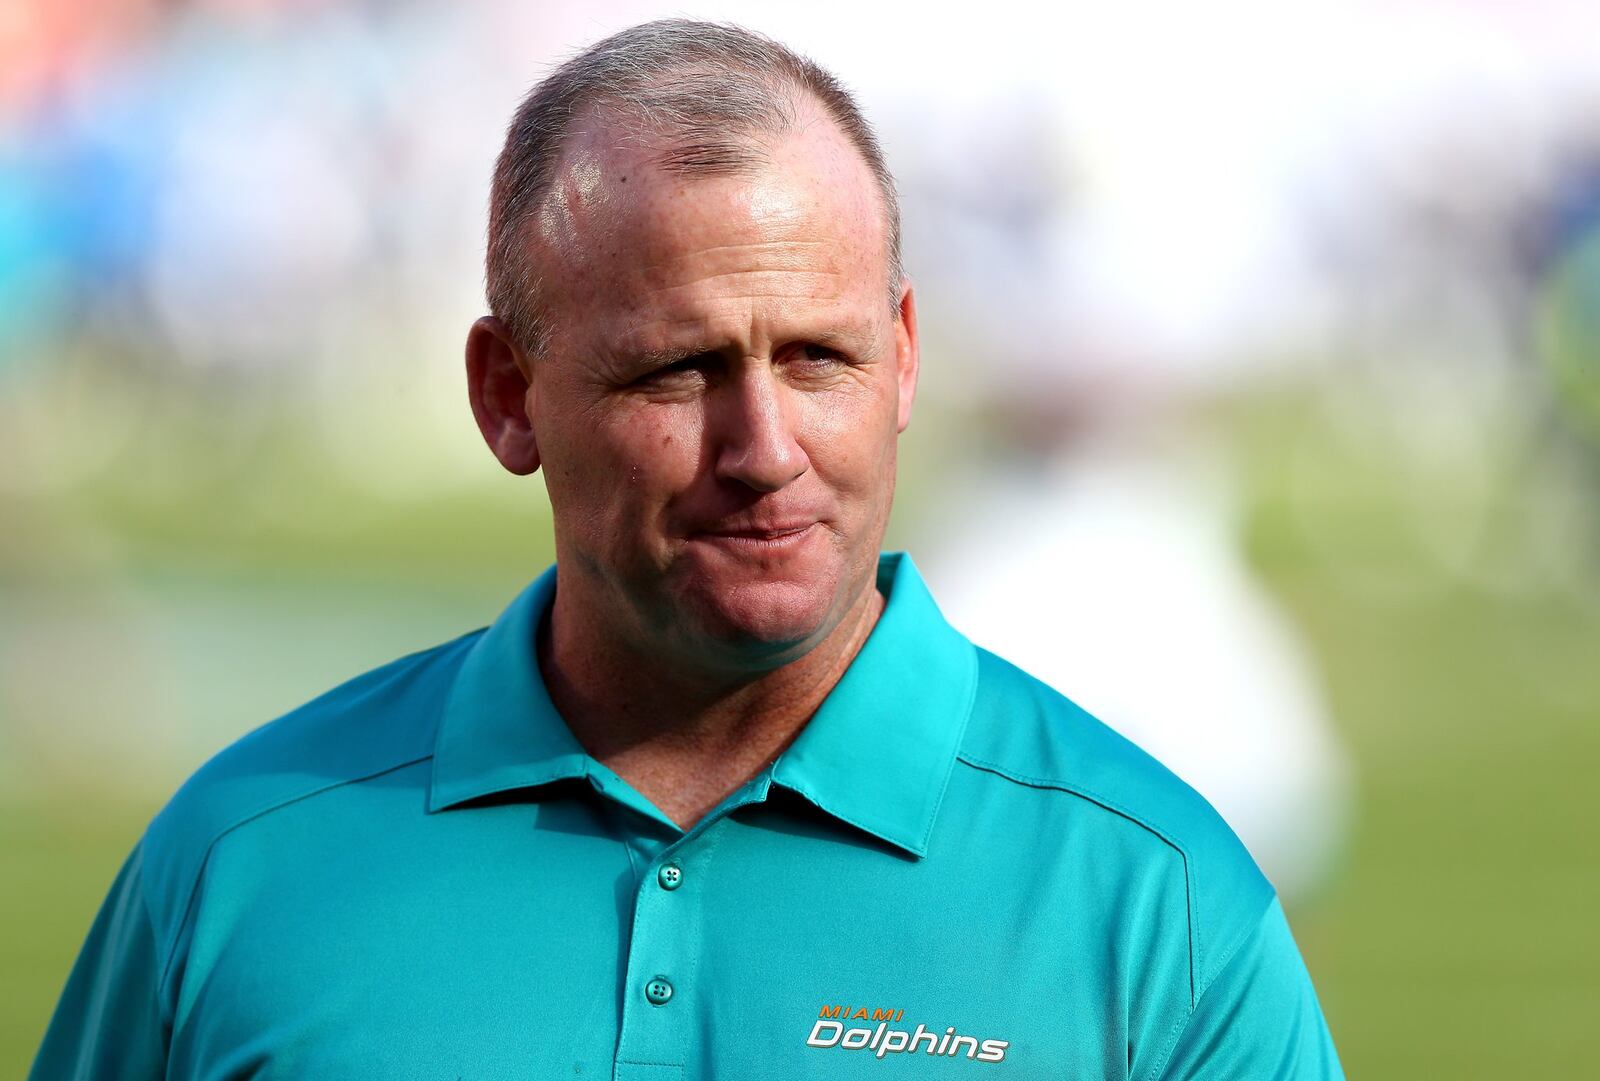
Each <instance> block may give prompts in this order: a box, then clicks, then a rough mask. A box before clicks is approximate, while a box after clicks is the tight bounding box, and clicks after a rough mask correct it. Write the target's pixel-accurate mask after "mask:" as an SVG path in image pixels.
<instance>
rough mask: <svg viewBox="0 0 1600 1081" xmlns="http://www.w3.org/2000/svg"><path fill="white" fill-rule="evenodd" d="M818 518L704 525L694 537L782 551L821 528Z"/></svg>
mask: <svg viewBox="0 0 1600 1081" xmlns="http://www.w3.org/2000/svg"><path fill="white" fill-rule="evenodd" d="M817 524H818V523H816V522H785V523H779V524H775V525H772V526H767V527H755V526H748V527H742V528H724V529H702V530H698V531H696V532H694V533H691V534H690V535H689V539H690V540H695V541H702V542H705V543H708V544H714V545H717V546H718V547H723V548H730V549H734V550H744V551H755V552H762V551H780V550H782V549H784V548H787V547H791V546H794V545H797V544H799V543H801V542H803V541H804V540H805V539H806V538H807V537H809V536H810V535H811V533H812V531H813V530H815V529H816V528H817Z"/></svg>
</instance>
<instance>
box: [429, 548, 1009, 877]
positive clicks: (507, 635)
mask: <svg viewBox="0 0 1600 1081" xmlns="http://www.w3.org/2000/svg"><path fill="white" fill-rule="evenodd" d="M555 588H556V568H555V567H551V568H550V569H549V570H547V571H546V572H545V573H544V574H542V575H540V576H539V577H538V578H537V579H535V580H534V581H533V582H532V583H531V584H529V585H528V587H527V588H526V589H524V590H523V591H522V592H521V593H520V594H519V595H518V596H517V598H516V599H515V600H513V601H512V602H511V604H510V605H509V606H507V608H506V610H505V611H504V612H502V613H501V615H500V617H499V618H498V619H496V620H495V621H494V623H493V625H491V626H490V627H489V628H488V630H486V631H485V632H484V633H483V634H482V635H480V636H479V638H478V640H477V642H475V643H474V644H473V646H472V647H471V649H470V650H468V652H467V655H466V657H465V658H464V660H463V661H462V665H461V668H460V670H459V671H458V672H457V675H456V678H455V683H454V685H453V686H452V687H451V690H450V694H449V696H448V698H447V699H446V702H445V706H444V715H443V717H442V718H441V721H440V725H439V732H438V736H437V738H436V742H435V746H434V757H433V774H432V780H431V784H430V788H429V793H428V810H429V811H430V812H431V811H439V810H443V809H444V808H447V807H451V806H454V805H456V804H459V803H462V802H465V801H467V800H471V799H476V798H478V797H480V796H487V795H491V794H493V793H497V792H505V791H509V790H511V789H516V788H532V787H537V786H540V785H544V784H548V783H550V782H552V781H556V780H561V779H564V778H573V777H584V776H587V775H591V774H593V773H594V772H595V771H596V770H599V769H603V767H601V766H600V765H599V764H598V763H596V762H595V761H594V760H593V759H591V758H590V757H589V756H588V754H587V753H585V751H584V750H583V747H582V746H581V745H580V744H579V743H578V741H577V739H576V738H575V737H574V736H573V735H572V732H571V730H570V729H568V728H567V725H566V722H565V721H563V720H562V719H561V716H560V715H559V714H558V713H557V712H556V709H555V706H554V705H553V704H552V703H551V701H550V696H549V694H548V693H547V692H546V690H545V686H544V680H543V679H542V678H541V676H540V674H539V665H538V661H537V653H536V650H535V635H536V634H537V632H538V628H539V624H540V622H541V620H542V619H543V618H544V613H545V611H546V610H547V609H548V608H549V606H550V602H551V600H552V599H553V597H554V596H555ZM878 588H879V589H880V590H881V591H882V592H884V593H885V594H887V596H888V603H887V604H885V605H884V609H883V613H882V614H881V615H880V616H879V617H878V622H877V625H876V626H874V627H873V630H872V633H871V634H870V635H869V636H868V638H867V641H866V644H865V645H863V646H862V648H861V651H860V652H859V653H858V654H857V655H856V658H855V660H854V661H852V662H851V664H850V667H849V668H848V669H846V671H845V674H844V676H843V678H841V679H840V680H839V682H838V684H836V685H835V686H834V688H833V690H832V691H831V692H830V693H829V695H828V697H827V698H826V699H825V700H824V701H823V703H822V706H821V707H820V708H819V709H818V710H817V712H816V714H815V715H814V716H813V717H812V718H811V721H810V722H809V723H808V724H807V725H806V727H805V728H804V729H802V730H801V732H800V735H799V736H798V737H796V739H795V741H794V743H792V744H791V745H790V746H789V748H788V749H787V750H785V751H784V752H783V754H781V755H780V756H779V757H778V760H777V761H776V762H775V763H774V764H773V766H772V767H771V769H772V781H773V783H774V784H778V785H781V786H783V787H785V788H789V789H792V790H793V791H795V792H797V793H799V794H800V795H801V796H803V797H805V798H806V799H807V800H809V801H810V802H812V803H813V804H815V805H816V806H817V807H818V808H820V809H821V810H823V811H825V812H827V813H828V814H831V815H833V816H834V817H836V818H838V819H840V820H842V821H844V822H847V823H849V824H850V825H852V826H855V827H856V828H858V829H862V830H865V831H866V832H868V833H870V834H873V835H874V836H876V837H879V838H881V839H882V840H884V841H887V842H889V843H891V844H893V845H896V846H898V847H900V848H902V849H905V850H906V851H907V852H910V853H912V854H914V855H917V856H922V855H926V853H927V844H928V834H929V832H930V831H931V830H932V827H933V820H934V816H935V815H936V814H937V813H938V809H939V803H940V801H941V800H942V798H943V796H944V789H945V785H946V783H947V782H948V780H949V777H950V771H951V769H952V768H953V766H954V764H955V758H956V751H957V749H958V748H959V746H960V743H961V737H962V733H963V731H964V730H965V728H966V723H967V715H968V713H969V712H970V711H971V707H972V699H973V694H974V692H975V690H976V688H977V671H978V660H977V653H976V651H975V650H974V649H973V647H972V645H971V644H970V643H969V642H968V641H967V640H966V639H965V638H964V637H962V636H961V635H960V634H959V633H958V632H956V631H955V629H954V628H952V627H951V626H950V625H949V624H948V623H946V622H945V620H944V617H943V616H942V615H940V613H939V609H938V607H937V606H936V605H935V604H934V601H933V597H932V596H931V595H930V594H929V592H928V588H927V586H926V585H925V584H924V583H923V581H922V577H921V575H920V574H918V573H917V569H916V566H915V564H913V563H912V561H911V557H910V556H908V555H906V554H905V553H892V554H887V555H884V556H881V557H880V559H879V562H878Z"/></svg>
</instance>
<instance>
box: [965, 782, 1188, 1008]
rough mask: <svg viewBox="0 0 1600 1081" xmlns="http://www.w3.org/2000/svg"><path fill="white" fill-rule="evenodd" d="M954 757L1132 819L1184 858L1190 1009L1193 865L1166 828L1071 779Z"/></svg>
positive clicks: (1027, 785) (1030, 785) (1024, 783)
mask: <svg viewBox="0 0 1600 1081" xmlns="http://www.w3.org/2000/svg"><path fill="white" fill-rule="evenodd" d="M956 758H957V759H958V760H959V761H962V762H965V763H966V764H967V765H969V766H971V767H972V768H973V769H977V770H982V771H983V772H985V773H992V774H994V775H995V776H997V777H1002V778H1004V779H1005V780H1008V781H1011V782H1012V783H1014V784H1020V785H1023V786H1024V787H1027V788H1045V789H1051V790H1054V791H1057V792H1064V793H1066V794H1067V795H1070V796H1077V797H1078V798H1079V799H1082V800H1087V801H1088V802H1090V803H1093V804H1095V805H1096V806H1098V807H1101V808H1103V809H1105V810H1107V811H1110V812H1111V813H1112V814H1114V815H1117V816H1118V817H1119V818H1125V819H1127V820H1128V821H1129V822H1132V823H1133V824H1134V825H1136V826H1138V827H1139V828H1141V829H1143V830H1145V831H1146V832H1148V833H1150V834H1151V835H1153V836H1155V837H1157V838H1159V839H1160V840H1161V841H1162V842H1163V843H1164V844H1166V845H1167V847H1169V848H1171V849H1172V850H1173V851H1174V852H1176V853H1177V854H1178V858H1179V859H1180V860H1182V861H1183V893H1184V908H1185V910H1186V911H1187V913H1188V917H1189V1005H1190V1008H1191V1009H1193V1007H1194V1005H1195V1004H1196V1003H1198V1002H1199V1000H1200V989H1199V986H1198V981H1199V972H1198V971H1197V968H1198V964H1199V957H1200V950H1201V942H1200V919H1199V913H1198V911H1197V910H1196V901H1195V886H1194V865H1193V862H1192V861H1191V860H1190V858H1189V853H1188V851H1187V850H1186V849H1185V848H1184V847H1183V846H1182V845H1180V844H1179V843H1178V842H1177V841H1176V840H1175V839H1174V838H1172V837H1171V836H1169V835H1168V834H1167V832H1166V831H1165V830H1162V829H1160V828H1158V827H1157V826H1156V825H1154V824H1153V823H1151V822H1148V821H1146V820H1145V819H1144V818H1143V817H1141V816H1139V815H1137V814H1135V813H1134V812H1133V811H1131V810H1129V809H1128V808H1126V807H1124V806H1122V805H1121V804H1119V803H1117V802H1116V801H1115V800H1112V799H1107V798H1106V797H1105V796H1102V795H1100V794H1099V793H1097V792H1094V791H1092V790H1091V789H1088V788H1085V787H1083V786H1082V785H1077V784H1073V783H1072V782H1070V781H1064V780H1061V779H1059V778H1049V777H1031V776H1029V775H1027V774H1025V773H1020V772H1018V771H1016V770H1013V769H1011V768H1009V767H1007V766H1002V765H1000V764H999V763H998V762H988V761H985V760H984V759H981V758H978V757H977V756H976V755H973V754H971V753H969V752H967V751H961V752H959V753H958V754H957V755H956Z"/></svg>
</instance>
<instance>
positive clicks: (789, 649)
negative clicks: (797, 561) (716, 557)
mask: <svg viewBox="0 0 1600 1081" xmlns="http://www.w3.org/2000/svg"><path fill="white" fill-rule="evenodd" d="M831 584H832V585H833V586H834V588H827V587H826V586H825V585H824V584H823V583H821V582H815V581H812V582H803V581H802V582H793V581H766V582H747V583H741V584H737V585H729V586H722V587H720V588H718V587H716V586H714V585H713V584H712V583H706V585H707V586H708V587H709V588H707V589H706V590H705V591H703V592H699V593H698V595H697V596H694V597H692V598H691V599H690V603H689V604H688V605H687V607H688V609H689V612H690V613H692V615H690V617H689V618H690V619H691V620H693V622H695V623H696V624H698V630H699V632H700V633H699V634H698V635H696V637H700V638H702V640H710V641H711V642H715V643H717V644H718V645H720V646H721V647H722V648H723V649H724V650H726V651H727V652H728V653H729V654H731V655H732V659H735V660H738V661H744V662H749V663H753V664H755V665H757V666H760V667H772V666H773V665H774V664H783V663H787V662H788V661H791V660H794V659H795V658H798V657H802V656H804V655H805V654H806V653H808V652H810V650H811V649H812V648H813V647H814V646H816V645H817V643H819V642H821V641H822V640H823V639H824V638H826V637H827V636H828V634H829V632H831V631H832V630H833V629H834V627H836V626H837V625H838V623H839V620H840V618H841V617H842V616H843V611H844V607H845V605H843V604H841V603H839V601H840V600H841V598H839V597H838V592H837V583H831Z"/></svg>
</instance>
